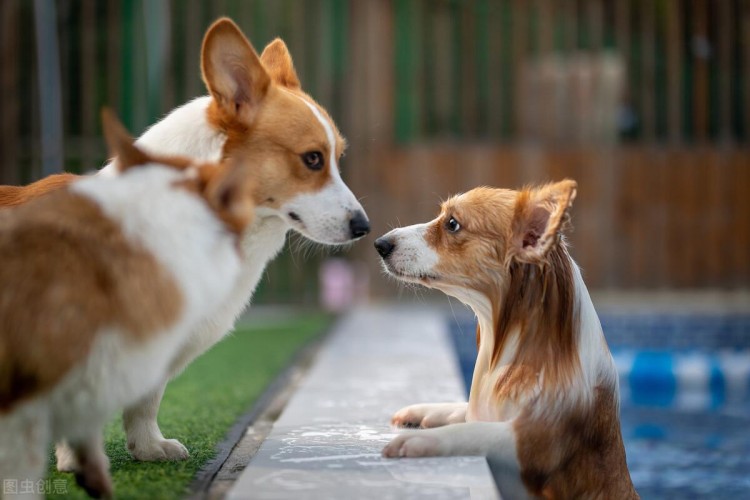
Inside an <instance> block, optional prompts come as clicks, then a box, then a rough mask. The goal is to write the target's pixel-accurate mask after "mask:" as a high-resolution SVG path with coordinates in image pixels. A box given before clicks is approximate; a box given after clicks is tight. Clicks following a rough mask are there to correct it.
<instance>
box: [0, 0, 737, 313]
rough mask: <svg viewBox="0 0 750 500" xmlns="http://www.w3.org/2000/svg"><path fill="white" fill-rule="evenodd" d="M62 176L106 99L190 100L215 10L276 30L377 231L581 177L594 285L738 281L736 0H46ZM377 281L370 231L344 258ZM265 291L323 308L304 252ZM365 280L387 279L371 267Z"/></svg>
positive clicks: (11, 62) (14, 133)
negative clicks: (341, 150)
mask: <svg viewBox="0 0 750 500" xmlns="http://www.w3.org/2000/svg"><path fill="white" fill-rule="evenodd" d="M54 4H55V6H56V10H57V19H58V23H57V35H58V40H59V44H60V73H59V74H60V82H61V90H62V109H63V116H64V123H63V128H64V130H63V132H64V158H63V160H62V161H61V164H63V165H64V166H65V168H66V169H67V170H72V171H81V170H88V169H91V168H93V167H96V166H98V165H100V164H101V163H102V162H103V161H104V156H105V151H104V147H103V141H102V140H101V137H100V127H99V124H98V118H97V117H98V109H99V108H100V107H101V106H102V105H105V104H106V105H110V106H113V107H115V108H116V109H117V110H118V112H119V113H120V115H121V116H122V117H123V118H124V121H125V122H126V124H127V125H128V126H129V128H130V129H131V130H132V131H133V132H134V133H136V134H138V133H140V132H142V131H143V130H144V129H145V127H146V126H148V125H149V124H150V123H153V122H154V121H155V120H156V119H158V117H159V116H162V115H163V114H164V113H166V112H168V111H169V110H170V109H172V108H173V107H174V106H175V105H177V104H179V103H182V102H185V101H186V100H188V99H190V98H192V97H194V96H197V95H200V94H202V93H203V92H204V89H203V85H202V83H201V81H200V75H199V60H198V57H199V51H200V41H201V38H202V35H203V32H204V30H205V28H206V27H207V26H208V24H209V23H210V22H211V21H212V20H213V19H215V18H216V17H218V16H219V15H229V16H231V17H232V18H234V19H235V20H236V21H237V22H238V24H239V25H240V26H241V27H242V28H243V30H244V31H245V32H246V33H247V34H248V36H249V37H250V39H251V40H252V41H253V43H254V44H255V46H256V48H258V49H261V48H262V47H263V46H264V45H265V44H266V43H267V42H268V41H270V40H271V39H272V38H273V37H275V36H281V37H282V38H284V39H285V41H286V42H287V44H288V45H289V48H290V50H291V52H292V54H293V55H294V58H295V64H296V67H297V70H298V73H299V76H300V78H301V80H302V82H303V85H304V87H305V88H306V90H308V91H309V92H310V93H311V94H312V95H313V96H314V97H315V98H316V99H317V100H318V101H319V102H320V103H321V104H322V105H323V106H325V107H326V108H327V109H328V110H329V111H330V112H331V114H332V116H333V117H334V118H335V119H336V121H337V122H338V124H339V126H340V128H341V130H342V131H343V133H344V135H346V136H347V138H348V140H349V143H350V148H349V151H348V154H347V158H346V159H345V161H344V176H345V177H346V179H347V181H348V182H349V183H350V184H351V186H352V187H353V189H354V191H355V192H356V193H357V195H359V196H362V197H363V203H364V205H365V207H366V208H367V210H368V213H369V214H370V216H371V219H372V221H373V225H374V231H375V232H376V233H378V232H382V231H384V230H386V229H387V228H388V227H389V226H392V225H395V224H397V223H398V222H399V221H400V222H403V223H406V222H415V221H417V220H423V219H424V218H426V217H429V216H431V215H432V214H433V213H434V210H435V208H436V205H437V201H438V199H440V198H445V197H446V196H448V195H449V194H451V193H454V192H457V191H461V190H464V189H468V188H470V187H472V186H474V185H477V184H493V185H500V186H518V185H519V184H521V183H526V182H540V181H544V180H550V179H558V178H560V177H562V176H570V177H573V178H576V179H577V180H578V181H579V183H580V185H581V189H580V198H579V201H578V203H577V205H576V209H575V213H574V222H575V226H576V231H575V233H574V236H573V243H574V247H575V249H574V253H575V256H576V258H577V259H578V260H579V261H580V262H581V263H582V265H583V267H584V268H585V269H586V272H587V277H588V280H589V282H590V284H591V285H592V286H594V287H629V288H634V287H645V288H655V287H706V286H712V287H713V286H719V287H747V286H750V272H749V271H748V261H750V257H748V256H750V242H749V241H748V228H750V208H749V207H748V205H747V201H746V200H747V199H748V198H750V179H749V178H748V175H749V172H750V147H749V146H750V0H721V1H709V0H610V1H605V0H529V1H521V0H372V1H362V2H360V1H355V0H273V1H271V0H267V1H264V0H217V1H201V0H120V1H109V2H100V1H96V0H57V1H54ZM33 6H34V3H33V2H30V1H26V0H2V1H0V131H1V132H2V133H1V134H0V181H2V182H5V183H19V182H28V181H30V180H33V179H35V178H37V177H38V176H39V172H40V158H41V151H40V129H41V119H40V113H39V92H40V88H43V87H44V84H47V83H48V82H40V81H39V77H38V74H37V69H36V68H37V60H36V55H35V44H34V36H33V35H34V9H33ZM349 255H350V256H351V257H352V258H355V259H361V260H363V261H365V262H367V263H368V264H369V265H370V269H371V273H372V274H373V275H378V274H379V273H378V271H377V263H376V259H375V256H374V253H373V252H372V249H371V248H370V241H369V240H367V241H366V242H365V243H363V244H360V245H357V246H355V247H354V249H353V250H352V252H351V253H350V254H349ZM302 257H303V256H302V255H301V254H300V255H299V256H298V257H296V256H292V255H290V254H289V253H286V254H285V255H284V256H282V258H281V259H280V260H279V261H278V262H277V263H276V264H275V265H274V266H273V267H272V268H271V269H270V270H269V274H268V280H266V284H265V288H264V290H263V294H264V297H265V298H266V300H273V301H286V300H295V301H300V300H301V301H314V300H316V287H317V285H316V283H317V263H318V262H319V261H320V259H321V258H322V257H321V256H320V255H318V254H317V253H316V254H315V255H314V256H313V257H312V258H311V259H303V258H302ZM373 282H374V284H375V286H374V289H375V290H376V291H378V290H379V291H381V292H382V291H388V290H392V286H391V285H384V284H383V282H381V281H378V280H377V279H374V280H373Z"/></svg>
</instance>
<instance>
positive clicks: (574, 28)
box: [563, 0, 579, 54]
mask: <svg viewBox="0 0 750 500" xmlns="http://www.w3.org/2000/svg"><path fill="white" fill-rule="evenodd" d="M563 6H564V7H563V8H564V10H565V15H564V16H563V19H564V20H565V24H566V28H565V43H564V46H565V51H566V52H568V54H571V53H573V52H575V51H576V50H578V24H579V23H578V1H577V0H565V1H564V3H563Z"/></svg>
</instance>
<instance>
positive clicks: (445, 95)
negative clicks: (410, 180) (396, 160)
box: [428, 2, 459, 135]
mask: <svg viewBox="0 0 750 500" xmlns="http://www.w3.org/2000/svg"><path fill="white" fill-rule="evenodd" d="M430 17H431V18H432V20H433V21H432V23H433V24H432V30H431V31H432V39H431V40H428V43H429V44H430V45H432V47H433V50H432V55H431V57H432V61H433V64H434V72H435V78H434V80H433V82H432V85H433V88H434V90H433V94H434V96H435V100H434V102H433V103H432V106H434V117H435V129H436V130H437V131H438V133H439V134H443V135H444V134H445V133H446V131H448V130H450V122H451V112H452V110H453V105H454V103H453V88H454V86H455V85H456V79H457V78H459V76H458V75H456V74H455V72H454V71H453V69H452V66H451V48H452V43H455V41H454V40H453V39H452V38H451V36H450V35H449V33H451V12H450V10H449V6H448V4H447V2H436V5H435V6H434V7H433V8H432V13H431V15H430Z"/></svg>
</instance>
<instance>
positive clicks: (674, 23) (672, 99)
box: [666, 0, 684, 144]
mask: <svg viewBox="0 0 750 500" xmlns="http://www.w3.org/2000/svg"><path fill="white" fill-rule="evenodd" d="M682 14H683V12H682V9H681V8H680V0H667V4H666V23H667V26H666V28H667V29H666V32H667V44H666V45H667V53H666V56H667V130H668V134H667V135H668V137H669V140H670V141H671V142H672V143H675V144H676V143H679V142H680V141H681V139H682V78H681V76H682V70H683V57H682V54H683V51H684V44H683V40H682V23H683V16H682Z"/></svg>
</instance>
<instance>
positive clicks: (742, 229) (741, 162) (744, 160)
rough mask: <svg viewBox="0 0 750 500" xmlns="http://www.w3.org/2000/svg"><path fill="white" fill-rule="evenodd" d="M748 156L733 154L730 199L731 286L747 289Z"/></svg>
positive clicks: (749, 234) (749, 225)
mask: <svg viewBox="0 0 750 500" xmlns="http://www.w3.org/2000/svg"><path fill="white" fill-rule="evenodd" d="M749 156H750V155H748V153H747V149H745V150H738V151H736V152H735V154H734V158H733V161H732V163H733V165H734V168H733V169H732V170H733V171H734V175H733V176H732V186H733V187H734V193H733V195H732V197H731V206H732V207H733V219H734V221H733V230H732V232H731V233H730V234H731V245H732V247H733V248H734V259H733V260H734V269H733V273H732V274H733V276H732V278H733V280H732V281H733V284H734V285H735V286H736V287H741V288H744V289H747V288H748V287H749V286H750V259H749V258H748V255H750V195H748V193H750V157H749Z"/></svg>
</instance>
